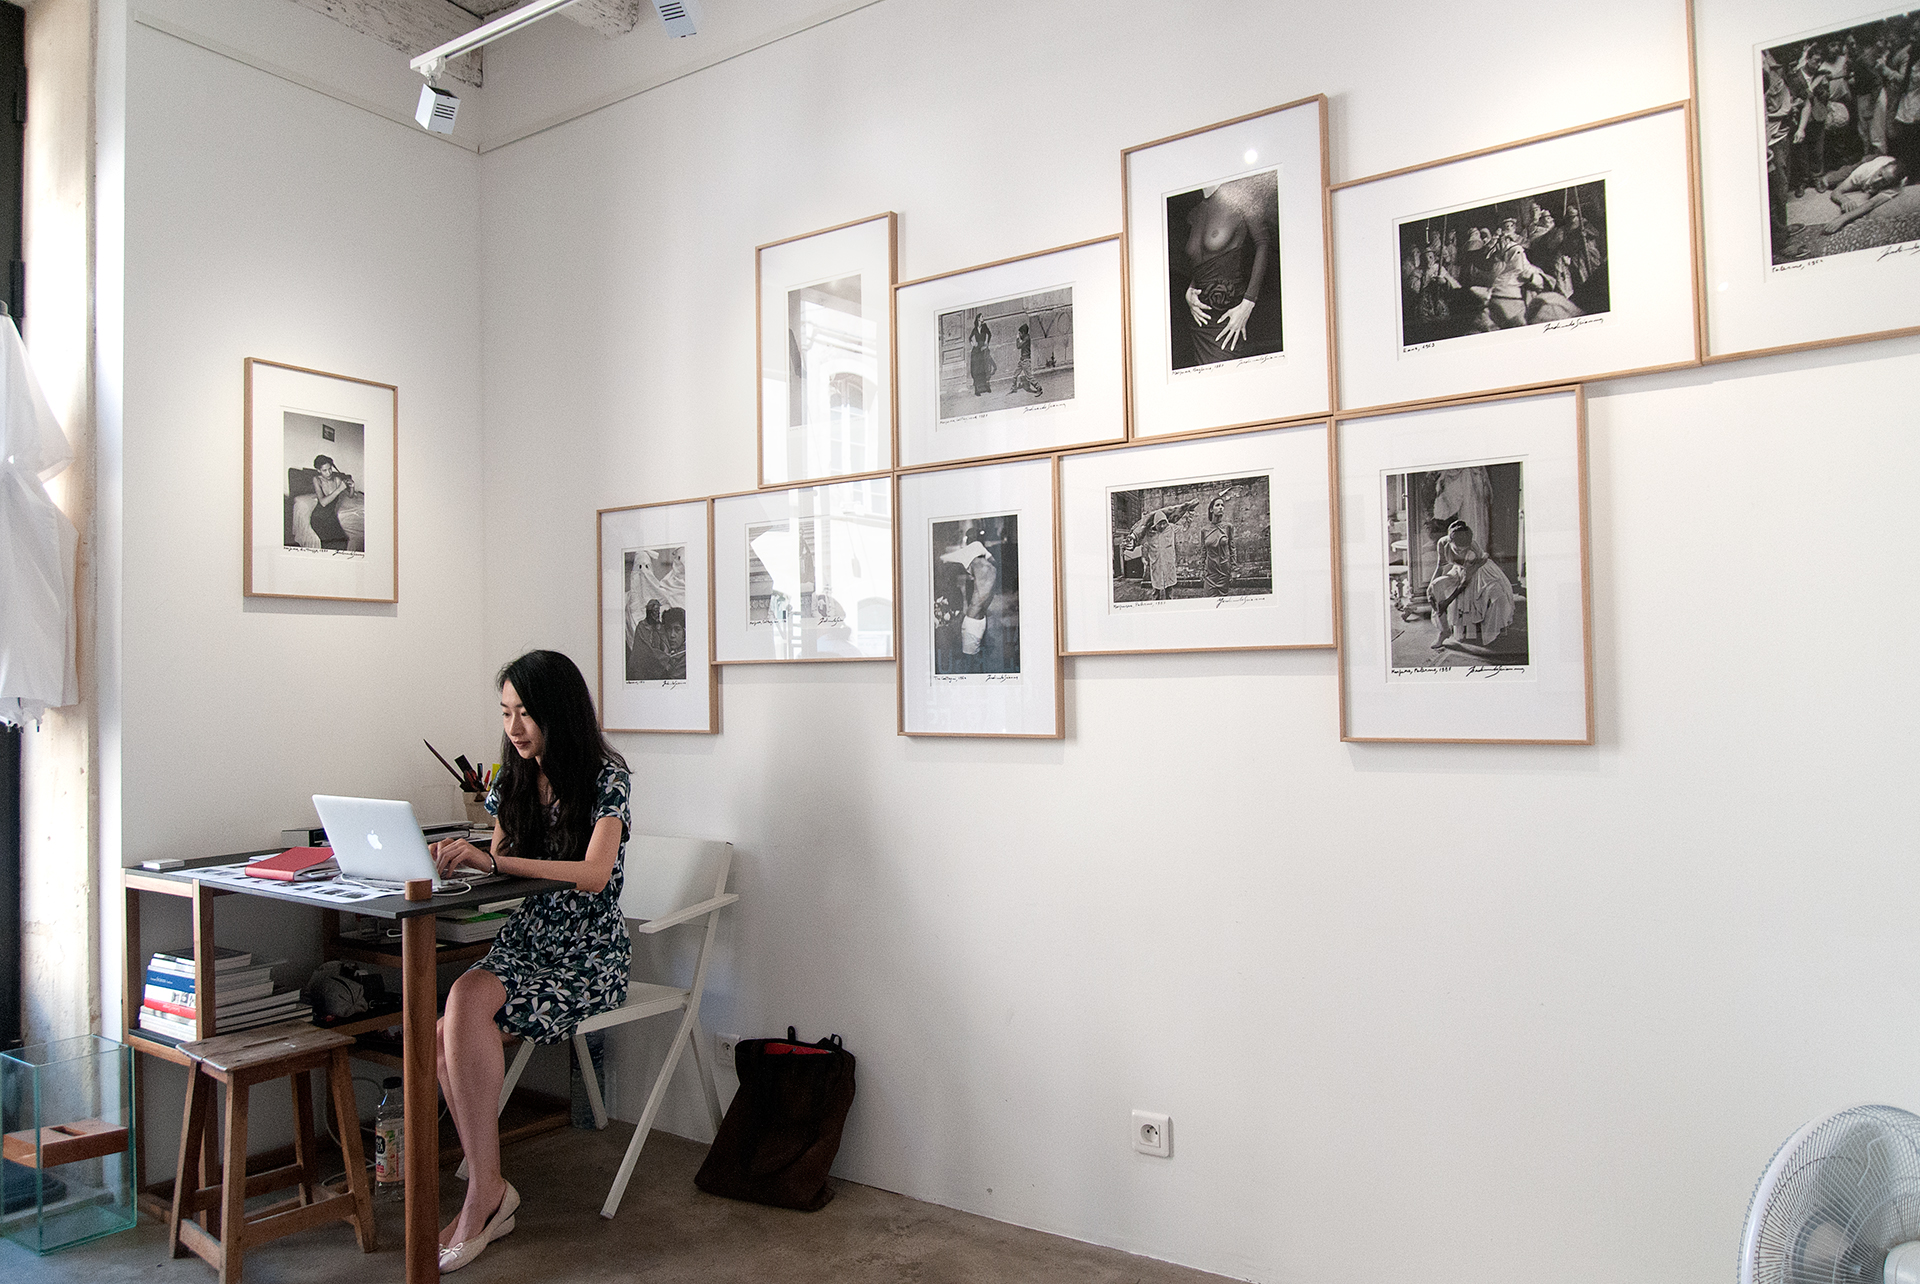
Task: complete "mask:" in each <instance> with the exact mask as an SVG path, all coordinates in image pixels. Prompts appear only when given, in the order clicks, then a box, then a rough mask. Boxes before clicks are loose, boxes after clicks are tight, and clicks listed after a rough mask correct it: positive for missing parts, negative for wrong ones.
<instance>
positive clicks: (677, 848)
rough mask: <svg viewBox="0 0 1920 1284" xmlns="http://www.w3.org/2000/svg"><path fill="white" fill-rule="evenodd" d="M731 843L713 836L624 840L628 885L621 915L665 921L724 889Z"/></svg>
mask: <svg viewBox="0 0 1920 1284" xmlns="http://www.w3.org/2000/svg"><path fill="white" fill-rule="evenodd" d="M732 865H733V844H732V843H726V842H721V841H719V840H718V839H713V838H666V837H662V836H660V835H658V834H635V835H633V836H632V837H631V838H629V839H627V863H626V875H627V877H626V883H625V885H624V886H622V887H621V889H620V912H621V913H622V914H624V915H626V917H628V918H636V919H641V920H646V919H654V918H665V917H666V916H667V915H669V914H671V913H673V912H674V911H675V910H679V909H684V908H686V907H687V906H689V905H698V904H699V903H700V902H701V901H704V900H710V899H711V898H713V897H715V896H719V895H720V894H722V893H723V892H725V891H726V890H727V871H728V870H729V869H730V868H731V867H732Z"/></svg>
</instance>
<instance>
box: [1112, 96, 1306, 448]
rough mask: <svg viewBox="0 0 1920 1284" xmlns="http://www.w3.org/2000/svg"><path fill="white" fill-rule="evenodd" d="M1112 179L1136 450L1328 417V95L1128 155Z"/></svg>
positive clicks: (1123, 156)
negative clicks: (1117, 193)
mask: <svg viewBox="0 0 1920 1284" xmlns="http://www.w3.org/2000/svg"><path fill="white" fill-rule="evenodd" d="M1120 170H1121V187H1120V190H1121V197H1122V201H1123V209H1124V211H1125V220H1126V229H1127V351H1128V395H1129V407H1128V408H1129V423H1130V425H1131V428H1132V436H1133V438H1134V439H1135V440H1143V439H1146V438H1161V437H1169V436H1178V435H1181V434H1185V433H1194V432H1207V431H1213V430H1218V429H1224V428H1235V427H1245V426H1249V425H1253V424H1268V423H1275V422H1279V421H1284V420H1294V419H1305V418H1311V417H1313V416H1316V415H1318V416H1324V415H1326V414H1327V413H1328V412H1329V411H1331V410H1332V409H1333V396H1334V389H1333V313H1332V309H1331V307H1330V306H1329V303H1330V298H1331V294H1332V279H1333V278H1332V263H1331V260H1330V251H1331V246H1330V243H1329V239H1328V236H1327V227H1328V223H1329V218H1328V212H1327V211H1328V200H1329V197H1328V192H1327V181H1328V175H1327V98H1326V95H1325V94H1316V95H1314V96H1313V97H1311V98H1301V99H1297V100H1295V101H1293V102H1290V103H1283V104H1281V105H1280V106H1278V107H1270V108H1268V109H1266V110H1265V111H1259V112H1253V113H1250V114H1248V115H1245V116H1237V117H1235V118H1234V119H1232V120H1226V121H1221V122H1219V123H1218V124H1213V125H1205V126H1202V127H1201V128H1199V129H1191V130H1188V131H1186V132H1185V133H1181V134H1175V135H1173V136H1171V137H1168V138H1161V139H1156V140H1155V141H1153V142H1150V143H1142V144H1140V145H1138V146H1136V147H1129V148H1127V149H1126V150H1124V151H1123V152H1121V153H1120ZM1223 238H1224V241H1225V243H1224V245H1214V244H1213V243H1214V242H1215V241H1220V240H1222V239H1223ZM1248 307H1250V311H1247V312H1246V314H1245V315H1244V316H1240V317H1239V318H1238V324H1239V325H1241V326H1243V327H1244V328H1243V329H1241V330H1240V331H1238V332H1237V333H1236V332H1235V331H1234V329H1233V328H1232V325H1233V322H1232V321H1231V320H1229V319H1230V318H1232V316H1233V313H1234V311H1235V310H1237V309H1244V308H1248ZM1203 316H1204V317H1205V318H1206V321H1205V322H1204V323H1203V322H1202V321H1201V318H1202V317H1203Z"/></svg>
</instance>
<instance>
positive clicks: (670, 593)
mask: <svg viewBox="0 0 1920 1284" xmlns="http://www.w3.org/2000/svg"><path fill="white" fill-rule="evenodd" d="M597 520H598V526H599V531H598V543H599V570H598V574H597V576H596V583H597V585H598V591H599V613H600V629H599V641H600V690H599V696H600V699H599V707H600V720H601V725H602V727H603V728H604V729H605V730H607V731H680V732H696V733H707V734H711V733H713V732H717V731H718V730H719V729H720V690H719V686H718V685H717V683H716V682H715V678H714V670H713V663H712V660H713V654H712V651H713V622H712V617H711V613H710V608H709V600H710V595H711V592H712V584H713V577H712V566H713V558H712V544H711V542H710V533H709V529H708V503H707V501H706V500H704V499H695V500H687V501H685V502H683V503H675V504H641V505H636V506H634V507H630V508H608V509H602V510H601V511H600V512H599V514H598V515H597Z"/></svg>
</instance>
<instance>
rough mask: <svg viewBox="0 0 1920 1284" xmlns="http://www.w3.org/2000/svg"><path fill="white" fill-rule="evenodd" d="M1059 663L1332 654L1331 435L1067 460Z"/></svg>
mask: <svg viewBox="0 0 1920 1284" xmlns="http://www.w3.org/2000/svg"><path fill="white" fill-rule="evenodd" d="M1059 476H1060V499H1059V511H1060V573H1059V579H1060V601H1061V625H1062V633H1061V636H1062V645H1061V654H1063V655H1126V654H1136V653H1141V652H1154V651H1252V650H1288V649H1309V648H1322V649H1325V648H1331V647H1332V646H1333V644H1334V627H1333V515H1332V513H1331V511H1330V510H1329V507H1328V505H1329V496H1328V486H1327V424H1326V422H1325V421H1324V420H1321V421H1315V422H1310V423H1305V424H1297V425H1293V426H1291V427H1273V428H1265V429H1260V430H1246V431H1240V432H1232V433H1225V434H1220V435H1215V436H1209V437H1192V438H1187V439H1184V440H1178V441H1170V442H1151V443H1145V444H1138V445H1131V446H1125V447H1119V448H1109V449H1105V450H1094V451H1084V452H1080V453H1077V454H1071V455H1064V456H1062V457H1061V460H1060V465H1059Z"/></svg>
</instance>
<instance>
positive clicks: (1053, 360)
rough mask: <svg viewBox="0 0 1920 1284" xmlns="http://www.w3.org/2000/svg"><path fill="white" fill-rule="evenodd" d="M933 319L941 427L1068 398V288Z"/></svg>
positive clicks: (992, 302)
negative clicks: (937, 333)
mask: <svg viewBox="0 0 1920 1284" xmlns="http://www.w3.org/2000/svg"><path fill="white" fill-rule="evenodd" d="M938 324H939V327H940V411H939V416H940V418H939V424H940V427H941V428H942V429H946V428H951V427H954V426H956V425H958V424H961V423H964V422H967V421H969V420H972V419H977V418H980V417H981V416H985V415H991V414H994V413H996V412H998V411H1003V410H1010V409H1015V408H1021V409H1024V408H1025V407H1029V406H1052V405H1057V404H1059V403H1060V402H1064V401H1072V400H1073V287H1072V286H1071V285H1065V286H1061V287H1060V288H1059V289H1057V290H1042V291H1041V292H1040V293H1038V294H1023V295H1016V296H1014V297H1013V298H1011V299H993V300H989V301H987V302H984V303H975V304H972V305H970V306H968V307H964V308H956V309H954V310H953V311H952V312H944V313H942V314H941V315H940V318H939V322H938ZM1002 360H1010V362H1011V364H1010V366H1009V367H1008V368H1005V369H1003V368H1002V367H1001V361H1002Z"/></svg>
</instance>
